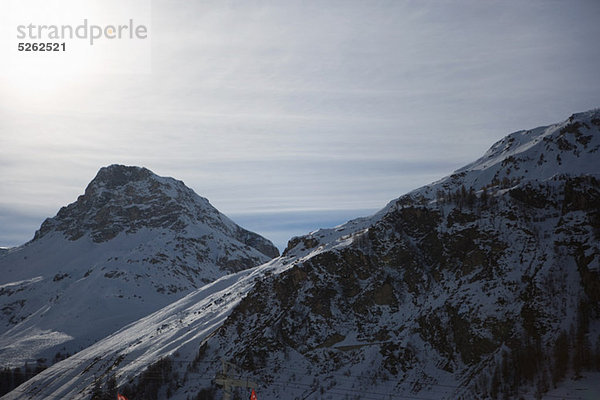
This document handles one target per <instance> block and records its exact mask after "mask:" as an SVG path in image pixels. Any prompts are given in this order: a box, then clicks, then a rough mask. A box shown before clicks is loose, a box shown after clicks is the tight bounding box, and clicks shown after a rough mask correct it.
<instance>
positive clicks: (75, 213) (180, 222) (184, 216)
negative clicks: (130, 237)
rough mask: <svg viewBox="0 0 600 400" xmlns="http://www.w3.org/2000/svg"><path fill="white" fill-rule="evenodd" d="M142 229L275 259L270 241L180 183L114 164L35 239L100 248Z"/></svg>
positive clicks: (131, 167)
mask: <svg viewBox="0 0 600 400" xmlns="http://www.w3.org/2000/svg"><path fill="white" fill-rule="evenodd" d="M200 227H202V228H200ZM142 229H162V230H168V231H170V232H174V233H176V234H177V235H180V236H182V237H197V236H203V235H205V234H207V232H208V231H212V230H218V231H220V232H221V233H223V234H225V235H227V236H229V237H234V238H235V239H236V240H238V241H239V242H241V243H243V244H245V245H248V246H251V247H254V248H256V249H258V250H259V251H260V252H261V253H263V254H265V255H267V256H269V258H272V257H276V256H277V255H279V252H278V250H277V249H276V248H275V246H273V244H272V243H271V242H270V241H268V240H266V239H264V238H262V237H261V236H259V235H257V234H255V233H253V232H249V231H247V230H245V229H243V228H241V227H239V226H238V225H236V224H235V223H234V222H233V221H231V220H230V219H229V218H227V217H226V216H224V215H223V214H221V213H220V212H219V211H218V210H217V209H216V208H214V207H213V206H212V205H211V204H210V203H209V201H208V200H207V199H205V198H203V197H200V196H198V195H197V194H196V193H195V192H194V191H193V190H192V189H190V188H188V187H187V186H186V185H185V184H184V183H183V182H181V181H178V180H176V179H173V178H168V177H161V176H158V175H156V174H154V173H153V172H152V171H150V170H149V169H146V168H143V167H135V166H124V165H116V164H114V165H110V166H107V167H103V168H101V169H100V170H99V171H98V173H97V175H96V177H95V178H94V179H93V180H92V181H91V182H90V184H89V185H88V186H87V188H86V189H85V193H84V194H83V195H81V196H79V197H78V198H77V201H76V202H74V203H72V204H69V205H68V206H66V207H62V208H61V209H60V210H59V212H58V214H57V215H56V216H55V217H54V218H48V219H46V221H44V223H43V224H42V226H41V227H40V229H39V230H38V231H37V232H36V234H35V237H34V239H33V240H34V241H35V240H39V239H41V238H42V237H44V236H46V235H47V234H49V233H51V232H60V233H62V234H64V236H66V238H67V239H69V240H78V239H80V238H82V237H84V236H89V237H90V238H91V239H92V240H93V241H94V242H96V243H101V242H106V241H109V240H112V239H113V238H115V237H116V236H117V235H119V234H121V233H125V234H133V233H136V232H138V231H140V230H142Z"/></svg>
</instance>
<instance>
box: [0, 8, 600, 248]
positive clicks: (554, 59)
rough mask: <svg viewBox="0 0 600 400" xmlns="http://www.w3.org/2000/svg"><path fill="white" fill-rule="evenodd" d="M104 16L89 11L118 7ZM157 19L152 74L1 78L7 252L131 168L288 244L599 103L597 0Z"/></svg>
mask: <svg viewBox="0 0 600 400" xmlns="http://www.w3.org/2000/svg"><path fill="white" fill-rule="evenodd" d="M27 1H28V0H19V4H27ZM82 1H83V2H85V1H87V0H82ZM92 3H94V2H92ZM119 3H120V2H119ZM1 4H2V5H0V7H3V6H4V7H5V6H6V3H4V2H2V3H1ZM82 4H83V3H82ZM94 4H95V7H96V8H90V9H89V10H88V11H87V12H88V14H85V15H84V16H85V17H87V18H90V19H93V17H94V14H93V13H94V12H97V11H94V10H97V7H109V4H111V3H110V2H105V3H102V2H95V3H94ZM100 4H101V5H102V6H99V5H100ZM104 4H106V6H104ZM148 4H150V3H149V2H148ZM113 6H114V5H113ZM54 7H59V8H58V9H59V10H60V2H57V1H55V2H54ZM149 10H150V12H151V23H149V25H150V26H149V36H148V40H147V41H146V42H144V45H149V46H150V48H151V53H149V54H151V57H149V58H148V59H149V60H151V61H150V62H149V63H147V64H148V65H147V67H148V68H141V69H140V70H139V72H133V73H132V72H123V71H117V72H112V71H108V72H107V71H106V70H103V69H102V65H100V66H98V65H97V64H96V65H93V66H89V67H88V70H81V71H76V70H75V71H72V72H69V74H62V75H61V74H58V73H56V72H57V71H44V74H45V75H43V76H42V74H40V73H39V71H38V73H37V74H36V73H34V74H32V72H31V70H30V69H27V68H25V67H23V68H17V70H16V71H12V72H4V73H2V74H0V178H1V179H2V181H1V184H0V246H14V245H19V244H22V243H24V242H26V241H27V240H29V239H31V238H32V237H33V233H34V232H35V230H36V229H37V228H38V227H39V225H40V224H41V222H42V221H43V219H44V218H45V217H49V216H54V215H55V214H56V212H57V211H58V209H59V208H60V207H61V206H63V205H66V204H68V203H71V202H73V201H75V199H76V198H77V196H78V195H79V194H81V193H83V190H84V188H85V186H86V185H87V183H88V182H89V181H90V180H91V179H92V178H93V177H94V176H95V174H96V172H97V170H98V169H99V168H100V167H102V166H105V165H109V164H113V163H120V164H126V165H140V166H145V167H147V168H149V169H151V170H153V171H154V172H155V173H157V174H159V175H165V176H173V177H175V178H177V179H181V180H183V181H184V182H185V183H186V184H187V185H188V186H190V187H191V188H192V189H194V190H195V191H196V192H197V193H198V194H200V195H202V196H204V197H207V198H208V199H209V200H210V201H211V203H212V204H213V205H214V206H215V207H217V208H218V209H219V210H220V211H222V212H224V213H225V214H227V215H229V216H230V217H232V218H233V219H234V220H235V221H237V222H239V223H240V224H242V225H243V226H244V227H246V228H249V229H252V230H255V231H257V232H259V233H261V234H263V235H265V236H267V237H269V238H270V239H272V240H273V241H274V242H275V243H276V244H277V245H278V246H279V247H282V246H285V242H286V241H287V239H289V237H290V236H292V235H298V234H303V233H307V232H309V231H311V230H314V229H317V228H319V227H328V226H332V225H336V224H339V223H341V222H344V221H345V220H347V219H350V218H353V217H358V216H363V215H367V214H369V213H372V212H374V211H376V210H377V209H379V208H381V207H383V206H384V205H385V204H386V203H387V202H388V201H390V200H392V199H394V198H396V197H398V196H400V195H402V194H404V193H406V192H407V191H409V190H412V189H415V188H417V187H419V186H422V185H424V184H427V183H430V182H431V181H433V180H436V179H439V178H441V177H443V176H445V175H447V174H449V173H451V172H452V171H453V170H455V169H457V168H459V167H460V166H462V165H464V164H466V163H468V162H470V161H472V160H474V159H475V158H477V157H479V156H480V155H481V154H482V153H483V152H484V151H485V150H486V149H487V148H489V147H490V146H491V145H492V144H493V143H494V142H495V141H497V140H499V139H500V138H502V137H503V136H505V135H507V134H508V133H510V132H512V131H515V130H519V129H528V128H533V127H535V126H539V125H547V124H550V123H553V122H558V121H560V120H563V119H565V118H567V117H568V116H569V115H570V114H572V113H573V112H578V111H585V110H588V109H591V108H595V107H599V106H600V45H599V44H598V38H600V23H598V21H600V2H599V1H596V0H590V1H577V0H574V1H566V0H565V1H551V0H545V1H533V0H530V1H522V0H518V1H480V0H473V1H431V2H426V1H399V0H398V1H376V0H369V1H366V0H365V1H348V0H344V1H327V0H320V1H299V0H280V1H256V0H245V1H241V0H240V1H223V0H221V1H216V0H215V1H190V0H179V1H173V0H168V1H167V0H156V1H152V2H151V7H149ZM3 11H4V10H0V13H2V12H3ZM65 12H67V10H65ZM131 12H132V13H133V14H132V15H134V17H135V10H133V11H131ZM77 18H79V17H77ZM34 22H35V21H34ZM5 25H10V24H8V23H5ZM5 28H6V26H5ZM9 28H10V34H11V35H13V36H14V27H11V26H9ZM4 31H6V29H5V30H4ZM4 31H3V32H4ZM11 43H12V42H11ZM15 45H16V43H15ZM0 57H2V55H0ZM65 57H66V56H65ZM140 59H141V60H142V61H143V58H140ZM22 60H23V59H22V58H21V61H22ZM63 60H67V58H63ZM80 61H81V60H80ZM138 61H139V60H138ZM73 65H75V67H73ZM78 65H79V64H76V63H75V64H74V63H73V62H70V63H68V65H67V63H65V64H64V66H63V67H64V68H65V69H66V68H83V67H81V66H78ZM38 66H39V67H38ZM63 67H61V68H63ZM35 68H37V69H40V70H43V68H44V64H43V63H40V62H38V63H37V64H35ZM107 69H108V67H107ZM86 71H87V72H86ZM46 73H47V74H46ZM46 75H48V76H46Z"/></svg>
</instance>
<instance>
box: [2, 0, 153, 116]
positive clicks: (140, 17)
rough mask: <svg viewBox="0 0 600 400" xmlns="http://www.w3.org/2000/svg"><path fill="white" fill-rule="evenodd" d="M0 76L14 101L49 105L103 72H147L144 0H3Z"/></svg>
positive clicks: (148, 51) (148, 54)
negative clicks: (125, 2)
mask: <svg viewBox="0 0 600 400" xmlns="http://www.w3.org/2000/svg"><path fill="white" fill-rule="evenodd" d="M5 6H6V9H5V10H6V11H7V12H4V13H2V15H0V30H1V32H0V33H1V35H0V51H1V52H2V54H3V56H4V57H3V60H2V61H3V62H2V63H0V79H1V80H2V81H4V83H3V85H2V91H3V92H4V93H3V94H7V95H9V97H11V100H12V102H13V104H14V103H15V100H16V101H17V102H18V100H25V101H33V102H36V103H39V102H41V103H42V104H50V103H51V102H52V101H54V100H53V99H56V98H61V99H64V98H67V97H69V96H70V93H69V91H70V90H71V89H73V87H74V86H77V85H78V84H83V83H86V82H88V81H93V80H95V79H96V78H97V77H98V75H102V74H114V73H116V74H121V73H144V72H149V61H150V43H149V40H148V35H149V32H148V30H149V27H148V25H149V23H150V20H149V15H150V13H149V0H133V1H132V2H128V4H127V6H124V5H123V4H122V2H118V1H117V0H105V1H94V0H8V1H7V4H5Z"/></svg>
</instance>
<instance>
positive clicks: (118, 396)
mask: <svg viewBox="0 0 600 400" xmlns="http://www.w3.org/2000/svg"><path fill="white" fill-rule="evenodd" d="M117 400H127V397H125V396H123V395H122V394H121V393H117Z"/></svg>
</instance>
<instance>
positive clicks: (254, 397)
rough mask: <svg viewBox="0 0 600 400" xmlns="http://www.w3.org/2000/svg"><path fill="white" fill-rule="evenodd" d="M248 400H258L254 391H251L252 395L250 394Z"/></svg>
mask: <svg viewBox="0 0 600 400" xmlns="http://www.w3.org/2000/svg"><path fill="white" fill-rule="evenodd" d="M250 400H258V398H257V397H256V392H255V391H254V389H252V393H251V394H250Z"/></svg>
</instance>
